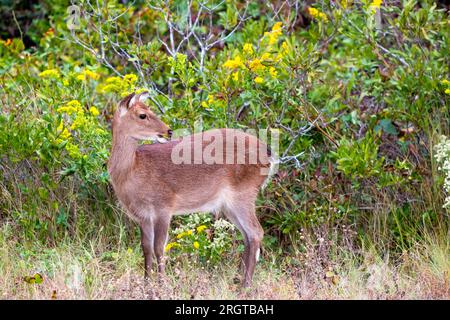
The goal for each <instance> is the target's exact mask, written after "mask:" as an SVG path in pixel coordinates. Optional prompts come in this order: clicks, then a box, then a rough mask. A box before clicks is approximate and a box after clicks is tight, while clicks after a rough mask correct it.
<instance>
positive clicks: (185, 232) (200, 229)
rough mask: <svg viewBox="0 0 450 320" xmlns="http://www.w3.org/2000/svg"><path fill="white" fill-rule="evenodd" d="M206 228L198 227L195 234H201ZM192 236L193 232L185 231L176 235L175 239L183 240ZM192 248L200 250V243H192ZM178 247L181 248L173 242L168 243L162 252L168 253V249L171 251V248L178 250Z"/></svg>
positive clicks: (203, 226)
mask: <svg viewBox="0 0 450 320" xmlns="http://www.w3.org/2000/svg"><path fill="white" fill-rule="evenodd" d="M206 228H207V227H206V226H205V225H200V226H198V227H197V228H196V231H197V234H200V233H202V232H203V231H204V230H205V229H206ZM193 234H194V230H187V231H183V232H181V233H179V234H177V237H176V238H177V239H182V238H184V237H186V236H191V235H193ZM192 246H193V247H194V249H198V248H200V243H199V242H198V241H194V242H193V243H192ZM180 247H181V245H180V244H179V243H178V242H176V241H173V242H169V243H168V244H167V245H166V247H165V248H164V250H165V251H166V252H167V251H170V249H172V248H180Z"/></svg>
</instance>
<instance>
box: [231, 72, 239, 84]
mask: <svg viewBox="0 0 450 320" xmlns="http://www.w3.org/2000/svg"><path fill="white" fill-rule="evenodd" d="M231 77H232V79H233V81H234V82H238V81H239V71H236V72H233V74H232V75H231Z"/></svg>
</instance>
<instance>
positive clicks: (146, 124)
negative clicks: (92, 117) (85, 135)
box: [108, 93, 270, 286]
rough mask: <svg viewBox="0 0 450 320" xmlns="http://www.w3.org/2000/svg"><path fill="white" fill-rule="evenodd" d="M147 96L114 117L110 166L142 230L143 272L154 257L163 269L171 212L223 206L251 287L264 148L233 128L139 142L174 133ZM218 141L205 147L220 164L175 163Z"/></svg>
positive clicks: (131, 100)
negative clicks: (239, 241) (240, 243)
mask: <svg viewBox="0 0 450 320" xmlns="http://www.w3.org/2000/svg"><path fill="white" fill-rule="evenodd" d="M147 97H148V93H141V94H139V95H134V94H131V95H129V96H128V97H126V98H125V99H123V100H122V101H121V102H120V103H119V107H118V110H117V111H116V113H115V115H114V119H113V125H112V131H113V143H112V152H111V157H110V159H109V163H108V171H109V174H110V177H111V182H112V185H113V187H114V190H115V193H116V195H117V198H118V199H119V200H120V202H121V203H122V205H123V206H124V208H125V209H126V211H127V214H128V215H129V216H130V217H131V218H132V219H133V220H135V221H137V222H138V223H139V225H140V228H141V237H142V238H141V241H142V248H143V252H144V258H145V276H146V277H147V276H148V275H149V273H150V271H151V269H152V259H153V256H154V255H155V256H156V260H157V264H158V272H164V261H163V254H164V248H165V245H166V241H167V235H168V229H169V225H170V220H171V217H172V215H175V214H189V213H193V212H205V211H206V212H219V211H221V212H223V213H224V214H225V216H226V217H227V218H228V219H229V220H231V222H233V223H234V224H235V225H236V226H237V228H238V229H239V230H240V231H241V233H242V235H243V238H244V242H245V251H244V256H243V261H242V262H243V267H244V281H243V285H244V286H249V285H250V283H251V280H252V276H253V272H254V269H255V264H256V262H257V260H258V257H259V251H260V245H261V240H262V238H263V229H262V227H261V225H260V224H259V222H258V219H257V217H256V215H255V200H256V197H257V194H258V190H259V188H260V187H261V185H262V184H263V183H264V181H265V179H266V178H267V176H268V170H264V169H268V167H269V164H270V163H269V156H270V154H268V153H269V152H268V149H267V146H266V145H265V144H264V143H263V142H261V141H260V140H258V139H257V138H256V137H254V136H252V135H249V134H246V133H244V132H242V131H238V130H234V129H219V130H211V131H207V132H204V133H197V134H194V135H191V136H188V137H184V138H182V139H178V140H171V141H167V140H166V141H165V142H166V143H154V144H145V145H139V144H138V142H139V140H144V139H153V140H155V139H156V140H158V141H159V142H163V141H162V140H164V137H170V136H171V134H172V131H171V130H170V129H169V128H168V127H167V125H165V124H164V123H163V122H162V121H161V120H160V119H158V118H157V117H156V115H155V114H154V113H153V112H152V111H150V109H149V108H148V107H147V106H146V105H145V104H144V100H145V99H146V98H147ZM220 140H222V142H224V144H223V145H225V146H226V147H225V148H223V149H220V150H219V149H217V150H214V152H211V155H212V157H213V158H214V157H215V160H218V161H215V162H212V163H211V161H208V159H207V157H206V156H204V157H203V158H200V159H201V160H202V161H200V162H199V161H196V162H194V163H192V164H191V163H177V161H174V159H175V160H176V156H177V155H178V154H179V153H180V150H183V153H184V152H186V151H185V150H188V151H189V152H191V150H192V152H193V153H195V152H197V151H196V150H200V152H202V151H203V152H205V153H206V151H207V150H208V148H209V150H210V151H211V147H210V146H209V147H208V145H210V144H212V142H214V141H215V142H219V141H220ZM199 147H200V148H199ZM195 148H197V149H195ZM190 155H192V154H189V155H188V154H184V156H190ZM256 155H258V156H259V159H258V161H257V162H256V163H253V164H251V163H250V161H249V159H251V158H252V157H253V159H256V157H255V156H256ZM194 156H195V155H194ZM242 158H244V159H245V161H242ZM222 160H223V161H222ZM240 160H241V161H240ZM230 161H231V164H230ZM208 163H210V164H208ZM263 171H267V172H266V173H264V172H263Z"/></svg>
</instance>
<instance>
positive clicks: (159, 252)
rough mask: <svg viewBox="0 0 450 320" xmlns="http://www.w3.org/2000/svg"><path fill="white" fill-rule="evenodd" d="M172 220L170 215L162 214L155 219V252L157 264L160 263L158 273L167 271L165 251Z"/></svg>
mask: <svg viewBox="0 0 450 320" xmlns="http://www.w3.org/2000/svg"><path fill="white" fill-rule="evenodd" d="M170 220H171V216H170V215H169V214H161V215H159V216H158V217H157V218H156V219H155V241H154V250H155V255H156V262H157V263H158V272H159V273H161V274H163V273H164V271H165V261H164V249H165V247H166V242H167V237H168V231H169V226H170Z"/></svg>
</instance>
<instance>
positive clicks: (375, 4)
mask: <svg viewBox="0 0 450 320" xmlns="http://www.w3.org/2000/svg"><path fill="white" fill-rule="evenodd" d="M382 3H383V0H373V1H372V3H371V4H370V6H371V7H373V8H378V9H379V8H380V7H381V4H382Z"/></svg>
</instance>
